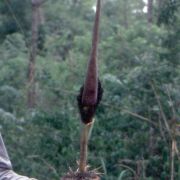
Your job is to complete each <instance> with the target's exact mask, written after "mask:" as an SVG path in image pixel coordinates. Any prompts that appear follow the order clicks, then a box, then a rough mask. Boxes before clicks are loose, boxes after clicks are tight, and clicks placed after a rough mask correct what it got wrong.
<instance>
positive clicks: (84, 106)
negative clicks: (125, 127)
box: [62, 0, 103, 180]
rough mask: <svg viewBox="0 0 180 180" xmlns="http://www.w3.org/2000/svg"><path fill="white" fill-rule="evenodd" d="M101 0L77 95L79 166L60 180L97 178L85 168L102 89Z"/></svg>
mask: <svg viewBox="0 0 180 180" xmlns="http://www.w3.org/2000/svg"><path fill="white" fill-rule="evenodd" d="M100 9H101V0H97V5H96V15H95V21H94V28H93V38H92V47H91V53H90V57H89V61H88V65H87V73H86V77H85V81H84V84H83V86H82V87H81V89H80V93H79V95H78V97H77V101H78V107H79V112H80V116H81V121H82V123H83V128H82V134H81V142H80V160H79V168H78V170H77V171H76V172H72V171H71V172H69V173H68V174H67V175H66V176H65V177H63V178H62V180H87V179H88V180H99V179H100V178H99V176H98V174H97V173H96V172H95V171H88V169H87V150H88V139H89V132H90V130H91V128H92V125H93V123H94V120H93V117H94V114H95V111H96V108H97V106H98V104H99V102H100V100H101V98H102V94H103V90H102V87H101V83H100V80H99V78H98V64H97V53H98V39H99V23H100Z"/></svg>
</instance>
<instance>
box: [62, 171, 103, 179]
mask: <svg viewBox="0 0 180 180" xmlns="http://www.w3.org/2000/svg"><path fill="white" fill-rule="evenodd" d="M61 180H100V177H99V176H98V175H97V173H95V172H85V173H80V172H70V173H68V174H67V175H65V176H64V177H62V178H61Z"/></svg>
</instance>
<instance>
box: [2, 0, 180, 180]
mask: <svg viewBox="0 0 180 180" xmlns="http://www.w3.org/2000/svg"><path fill="white" fill-rule="evenodd" d="M94 5H95V1H94V0H84V1H79V0H76V1H75V0H69V1H64V0H46V1H44V3H43V5H42V10H43V14H44V19H45V23H44V24H43V25H42V27H41V28H40V32H39V39H38V56H37V60H36V84H35V87H36V107H35V108H34V109H28V108H27V91H28V88H29V87H28V83H27V81H28V80H27V71H28V61H29V60H28V59H29V44H30V38H31V14H32V10H31V4H30V2H29V1H27V0H25V1H21V0H13V1H8V0H4V1H1V2H0V20H1V21H0V54H1V56H0V131H1V133H2V135H3V138H4V141H5V143H6V145H7V149H8V152H9V155H10V157H11V160H12V163H13V167H14V170H15V171H16V172H18V173H20V174H24V175H27V176H31V177H36V178H37V179H43V180H49V179H52V180H56V179H59V178H60V177H62V175H64V174H65V173H66V172H67V171H68V168H69V167H71V168H72V169H73V170H76V168H77V164H76V162H77V161H78V159H79V137H80V129H81V123H80V121H79V119H80V118H79V114H78V109H77V102H76V95H77V94H78V91H79V88H80V86H81V85H82V83H83V81H84V75H85V71H86V63H87V60H88V56H89V52H90V45H91V34H92V32H91V31H92V26H93V20H94V11H93V8H92V7H93V6H94ZM179 5H180V4H179V2H178V1H176V0H174V1H172V0H164V1H163V2H162V3H160V1H158V0H156V1H154V2H153V7H152V10H153V11H152V12H153V13H152V22H148V21H147V13H146V11H143V9H144V8H146V3H145V2H144V1H141V0H134V1H125V0H104V1H103V7H102V16H101V30H100V42H99V55H98V57H99V58H98V60H99V68H100V69H99V73H100V79H101V81H102V84H103V87H104V96H103V100H102V103H101V105H100V106H99V108H98V111H97V115H96V122H95V125H94V128H93V133H92V136H91V139H90V143H89V151H90V152H89V164H90V165H91V169H94V168H98V171H99V172H102V180H116V179H119V180H120V179H127V180H128V179H138V180H140V179H142V180H167V179H170V175H171V174H172V172H171V166H172V162H173V161H174V170H173V173H174V179H175V180H178V179H180V162H179V158H180V155H179V152H178V148H179V147H180V143H179V142H180V141H179V134H180V133H179V127H180V119H179V115H180V93H179V90H180V11H179ZM173 143H175V144H176V148H175V149H174V148H172V144H173ZM172 153H175V155H174V157H173V158H172Z"/></svg>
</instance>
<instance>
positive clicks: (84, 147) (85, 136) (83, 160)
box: [79, 121, 94, 173]
mask: <svg viewBox="0 0 180 180" xmlns="http://www.w3.org/2000/svg"><path fill="white" fill-rule="evenodd" d="M93 123H94V121H92V122H90V123H88V124H85V125H83V129H82V134H81V142H80V162H79V171H80V172H81V173H83V172H86V168H87V154H88V140H89V134H90V131H91V128H92V126H93Z"/></svg>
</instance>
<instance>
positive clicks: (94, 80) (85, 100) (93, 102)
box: [78, 0, 102, 124]
mask: <svg viewBox="0 0 180 180" xmlns="http://www.w3.org/2000/svg"><path fill="white" fill-rule="evenodd" d="M100 10H101V0H97V5H96V15H95V22H94V28H93V37H92V47H91V53H90V58H89V61H88V66H87V73H86V78H85V82H84V85H83V87H82V88H81V92H80V95H79V96H78V105H79V109H80V114H81V119H82V121H83V122H84V123H85V124H87V123H89V122H91V121H92V118H93V116H94V113H95V110H96V107H97V105H98V103H99V101H100V99H101V96H102V89H101V84H100V81H99V80H98V64H97V52H98V40H99V23H100Z"/></svg>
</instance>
